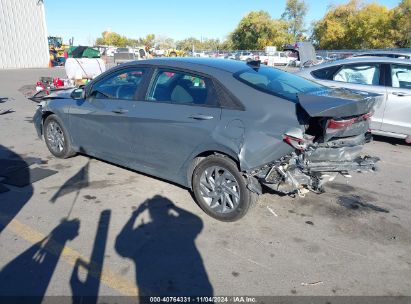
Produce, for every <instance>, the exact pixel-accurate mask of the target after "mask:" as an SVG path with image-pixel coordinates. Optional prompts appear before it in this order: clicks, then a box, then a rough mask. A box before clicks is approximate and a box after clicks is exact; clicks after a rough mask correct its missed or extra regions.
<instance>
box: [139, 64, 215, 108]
mask: <svg viewBox="0 0 411 304" xmlns="http://www.w3.org/2000/svg"><path fill="white" fill-rule="evenodd" d="M154 77H155V78H154V81H153V84H152V87H151V89H150V91H149V94H148V96H147V99H148V100H150V101H159V102H168V103H175V104H195V105H207V106H218V105H219V104H218V98H217V94H216V91H215V88H214V86H213V83H212V81H211V80H210V79H208V78H206V77H202V76H197V75H193V74H188V73H185V72H176V71H169V70H164V69H160V70H158V72H157V73H156V74H155V76H154Z"/></svg>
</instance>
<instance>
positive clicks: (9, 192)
mask: <svg viewBox="0 0 411 304" xmlns="http://www.w3.org/2000/svg"><path fill="white" fill-rule="evenodd" d="M14 172H18V174H19V179H20V182H22V183H23V184H28V185H27V186H25V187H23V188H21V189H19V190H18V191H17V190H16V189H17V188H14V187H10V186H8V185H7V184H6V182H7V176H12V174H14ZM32 195H33V186H32V185H31V184H30V169H29V164H28V163H27V162H26V161H25V160H24V159H23V158H22V157H21V156H20V155H18V154H17V153H15V152H13V151H12V150H10V149H8V148H6V147H4V146H2V145H0V233H1V232H2V231H3V229H4V228H5V227H7V225H8V224H9V223H10V222H11V221H12V220H13V218H14V217H15V216H16V215H17V214H18V213H19V212H20V210H21V209H22V208H23V207H24V205H25V204H26V203H27V202H28V201H29V200H30V198H31V197H32Z"/></svg>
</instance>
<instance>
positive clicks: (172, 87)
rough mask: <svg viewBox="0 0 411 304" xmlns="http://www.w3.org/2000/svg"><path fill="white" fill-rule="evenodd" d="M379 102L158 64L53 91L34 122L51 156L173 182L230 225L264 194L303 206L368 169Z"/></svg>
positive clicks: (249, 71) (248, 67)
mask: <svg viewBox="0 0 411 304" xmlns="http://www.w3.org/2000/svg"><path fill="white" fill-rule="evenodd" d="M378 99H379V96H378V95H376V94H371V93H365V92H356V91H349V90H334V89H328V88H325V87H323V86H321V85H318V84H316V83H314V82H311V81H308V80H305V79H303V78H301V77H298V76H295V75H292V74H289V73H286V72H283V71H280V70H277V69H273V68H269V67H266V66H260V65H259V62H255V61H250V62H248V63H245V62H239V61H231V60H221V59H204V58H174V59H155V60H146V61H138V62H131V63H127V64H124V65H121V66H118V67H115V68H113V69H111V70H109V71H107V72H105V73H103V74H102V75H100V76H99V77H97V78H96V79H94V80H93V81H91V82H90V83H89V84H88V85H87V86H85V87H84V88H81V89H76V90H67V91H57V92H54V93H52V94H50V95H48V96H46V97H45V98H44V100H43V101H42V102H41V103H40V107H39V108H38V110H37V112H36V114H35V116H34V119H33V120H34V123H35V126H36V129H37V132H38V134H39V136H41V137H44V139H45V142H46V145H47V147H48V149H49V150H50V152H51V153H52V154H53V155H54V156H56V157H60V158H67V157H70V156H73V155H74V154H76V153H83V154H87V155H91V156H94V157H96V158H100V159H103V160H106V161H109V162H112V163H114V164H119V165H121V166H124V167H127V168H130V169H133V170H136V171H140V172H144V173H146V174H150V175H153V176H156V177H159V178H163V179H165V180H169V181H172V182H174V183H177V184H179V185H182V186H184V187H187V188H189V189H191V190H192V191H193V193H194V196H195V198H196V201H197V203H198V204H199V206H200V207H201V208H202V209H203V210H204V211H205V212H206V213H207V214H209V215H210V216H212V217H214V218H217V219H219V220H223V221H234V220H237V219H239V218H241V217H242V216H244V215H245V214H246V212H247V210H248V209H249V208H250V206H251V205H253V203H254V202H255V201H256V200H257V197H258V195H259V194H261V192H262V185H265V186H267V187H270V188H271V189H273V190H275V191H277V192H281V193H286V194H299V195H304V194H305V193H306V192H307V191H309V190H311V191H314V192H322V190H323V184H324V183H325V182H327V181H328V180H332V179H333V178H334V177H335V175H336V174H338V173H341V174H343V175H347V172H348V171H352V170H354V171H368V170H373V169H374V167H375V161H376V159H374V158H372V157H369V156H361V155H360V154H361V149H362V146H363V144H365V143H366V142H368V141H369V140H370V136H369V134H368V133H367V132H368V127H369V125H368V118H369V113H370V112H372V110H373V107H374V104H375V103H376V102H377V101H378Z"/></svg>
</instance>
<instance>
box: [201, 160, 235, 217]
mask: <svg viewBox="0 0 411 304" xmlns="http://www.w3.org/2000/svg"><path fill="white" fill-rule="evenodd" d="M200 191H201V196H202V198H203V199H204V201H205V202H206V203H207V205H208V206H209V207H210V208H211V209H213V210H214V211H215V212H218V213H229V212H231V211H233V210H234V209H236V208H237V206H238V205H239V202H240V186H239V184H238V182H237V180H236V179H235V177H234V175H233V174H231V172H230V171H228V170H227V169H225V168H223V167H220V166H211V167H208V168H207V169H205V170H204V171H203V173H202V174H201V176H200Z"/></svg>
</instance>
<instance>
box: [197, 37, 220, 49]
mask: <svg viewBox="0 0 411 304" xmlns="http://www.w3.org/2000/svg"><path fill="white" fill-rule="evenodd" d="M220 45H221V43H220V39H207V38H206V39H204V40H203V41H202V43H201V48H202V49H203V50H219V49H220Z"/></svg>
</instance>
